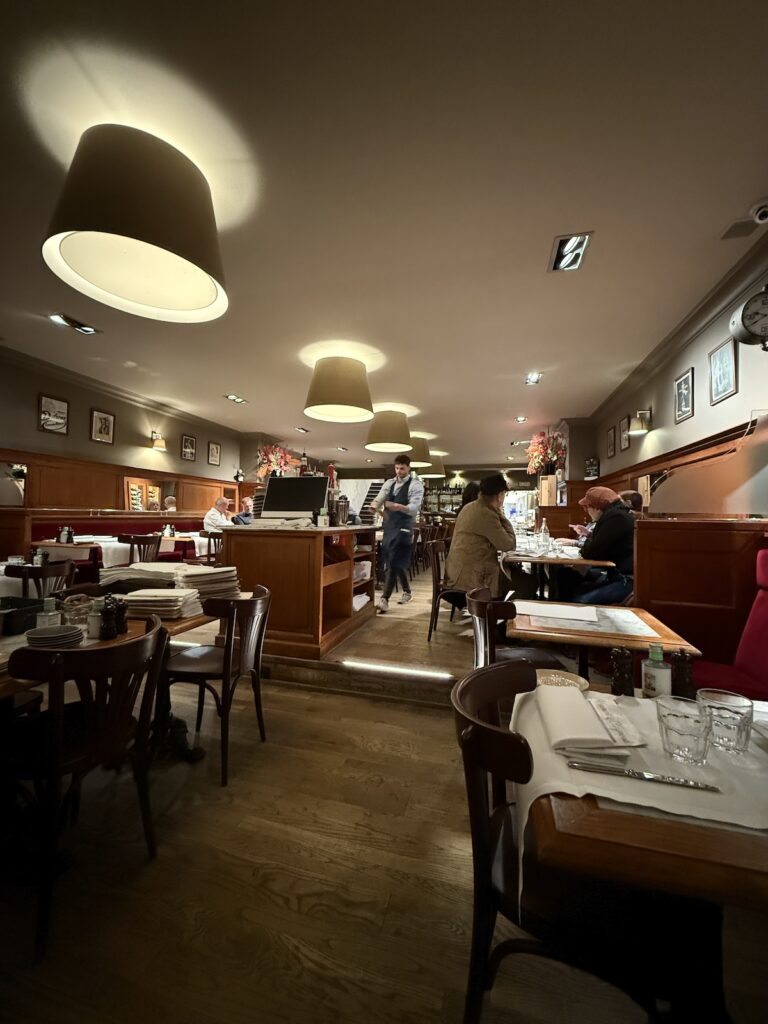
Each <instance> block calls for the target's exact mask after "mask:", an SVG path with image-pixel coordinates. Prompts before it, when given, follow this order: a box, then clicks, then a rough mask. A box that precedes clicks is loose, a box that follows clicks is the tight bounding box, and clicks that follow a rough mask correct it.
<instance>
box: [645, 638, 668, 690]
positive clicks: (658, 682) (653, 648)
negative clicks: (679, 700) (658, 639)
mask: <svg viewBox="0 0 768 1024" xmlns="http://www.w3.org/2000/svg"><path fill="white" fill-rule="evenodd" d="M642 673H643V696H644V697H662V696H666V695H668V694H671V693H672V667H671V666H670V665H667V664H666V662H665V661H664V648H663V647H662V645H661V644H649V645H648V657H647V658H645V659H644V660H643V662H642Z"/></svg>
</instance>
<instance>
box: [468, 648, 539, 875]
mask: <svg viewBox="0 0 768 1024" xmlns="http://www.w3.org/2000/svg"><path fill="white" fill-rule="evenodd" d="M535 688H536V670H535V669H534V668H533V666H532V665H530V664H529V663H528V662H506V663H500V664H498V665H489V666H487V667H486V668H481V669H476V670H475V671H474V672H470V674H469V675H468V676H465V677H464V679H462V680H460V681H459V682H458V683H456V685H455V686H454V688H453V690H452V691H451V703H452V704H453V712H454V719H455V724H456V735H457V738H458V741H459V747H460V748H461V755H462V759H463V762H464V781H465V783H466V787H467V804H468V807H469V824H470V829H471V832H472V857H473V865H474V875H475V887H476V889H477V887H478V885H481V886H486V887H487V886H488V885H489V884H490V878H491V868H492V863H491V860H492V850H493V842H492V835H491V815H492V813H493V811H494V810H495V809H496V808H498V807H500V806H503V805H504V804H505V803H506V799H507V792H506V790H507V786H506V784H507V782H508V781H509V782H520V783H525V782H528V781H529V780H530V778H531V775H532V774H533V755H532V754H531V748H530V747H529V745H528V741H527V740H526V739H525V737H524V736H521V735H520V734H519V733H514V732H510V730H509V729H508V728H505V727H502V725H501V711H500V705H501V704H502V703H504V704H507V705H508V704H509V703H510V702H514V699H515V697H516V696H517V695H518V694H520V693H527V692H529V691H531V690H534V689H535ZM489 782H490V787H489ZM489 790H490V792H489Z"/></svg>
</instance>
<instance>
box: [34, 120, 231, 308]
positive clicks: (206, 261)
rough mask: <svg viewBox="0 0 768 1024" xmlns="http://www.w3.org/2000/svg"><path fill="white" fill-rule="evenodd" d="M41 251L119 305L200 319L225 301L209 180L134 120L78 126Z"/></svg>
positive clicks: (63, 272) (89, 290)
mask: <svg viewBox="0 0 768 1024" xmlns="http://www.w3.org/2000/svg"><path fill="white" fill-rule="evenodd" d="M42 253H43V259H44V260H45V262H46V263H47V265H48V267H49V268H50V269H51V270H52V271H53V273H54V274H56V275H57V276H58V277H60V278H61V280H62V281H65V282H66V283H67V284H69V285H71V286H72V287H73V288H76V289H77V290H78V291H80V292H82V293H83V294H85V295H88V296H89V297H90V298H92V299H95V300H96V301H97V302H103V303H104V304H105V305H108V306H112V307H114V308H115V309H120V310H123V311H124V312H126V313H133V314H135V315H137V316H144V317H148V318H150V319H154V320H167V321H173V322H177V323H197V322H202V321H206V320H214V319H216V318H217V317H220V316H221V315H222V314H223V313H224V312H225V311H226V309H227V306H228V301H229V300H228V298H227V293H226V291H225V289H224V274H223V270H222V266H221V257H220V254H219V240H218V234H217V231H216V219H215V216H214V212H213V203H212V201H211V191H210V188H209V186H208V182H207V181H206V179H205V177H204V176H203V174H202V172H201V171H200V170H199V168H198V167H197V166H196V165H195V164H194V163H193V162H192V161H191V160H190V159H189V158H188V157H186V156H184V154H183V153H181V152H179V150H177V149H175V148H174V147H173V146H171V145H169V144H168V143H167V142H164V141H163V140H162V139H159V138H157V137H156V136H154V135H149V134H148V133H147V132H142V131H139V130H138V129H136V128H128V127H126V126H125V125H114V124H101V125H95V126H94V127H93V128H89V129H88V131H86V132H84V134H83V135H82V137H81V139H80V142H79V144H78V147H77V150H76V152H75V155H74V157H73V159H72V163H71V165H70V168H69V171H68V173H67V177H66V180H65V182H64V187H63V189H62V193H61V196H60V198H59V202H58V205H57V207H56V209H55V211H54V214H53V217H52V219H51V223H50V226H49V228H48V232H47V235H46V238H45V241H44V243H43V248H42Z"/></svg>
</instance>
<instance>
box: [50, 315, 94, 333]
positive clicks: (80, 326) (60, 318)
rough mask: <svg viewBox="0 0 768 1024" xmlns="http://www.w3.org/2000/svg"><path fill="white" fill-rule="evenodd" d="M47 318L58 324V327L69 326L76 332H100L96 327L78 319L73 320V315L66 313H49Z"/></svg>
mask: <svg viewBox="0 0 768 1024" xmlns="http://www.w3.org/2000/svg"><path fill="white" fill-rule="evenodd" d="M48 319H49V320H50V321H51V322H52V323H54V324H59V326H60V327H71V328H72V330H73V331H77V332H78V334H101V331H100V330H99V329H98V328H97V327H91V325H90V324H84V323H81V321H80V320H75V319H74V317H71V316H67V314H66V313H49V315H48Z"/></svg>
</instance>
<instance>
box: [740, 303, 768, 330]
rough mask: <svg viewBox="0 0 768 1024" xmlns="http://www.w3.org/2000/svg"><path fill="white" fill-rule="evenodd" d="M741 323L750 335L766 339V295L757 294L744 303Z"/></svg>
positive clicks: (767, 308) (767, 304) (767, 309)
mask: <svg viewBox="0 0 768 1024" xmlns="http://www.w3.org/2000/svg"><path fill="white" fill-rule="evenodd" d="M741 322H742V324H743V325H744V327H745V328H746V330H748V331H749V333H750V334H756V335H757V336H758V337H759V338H768V295H766V293H765V292H758V293H757V295H753V296H752V298H751V299H749V301H748V302H745V303H744V309H743V310H742V314H741Z"/></svg>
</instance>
